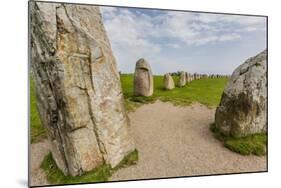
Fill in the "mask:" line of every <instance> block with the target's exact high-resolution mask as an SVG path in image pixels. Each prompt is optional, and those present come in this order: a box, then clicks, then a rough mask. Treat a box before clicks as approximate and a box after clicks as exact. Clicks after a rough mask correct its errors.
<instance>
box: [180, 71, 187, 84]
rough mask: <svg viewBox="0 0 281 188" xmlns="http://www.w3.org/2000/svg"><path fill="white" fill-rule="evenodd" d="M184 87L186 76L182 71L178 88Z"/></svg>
mask: <svg viewBox="0 0 281 188" xmlns="http://www.w3.org/2000/svg"><path fill="white" fill-rule="evenodd" d="M185 85H186V75H185V72H184V71H181V72H180V79H179V87H184V86H185Z"/></svg>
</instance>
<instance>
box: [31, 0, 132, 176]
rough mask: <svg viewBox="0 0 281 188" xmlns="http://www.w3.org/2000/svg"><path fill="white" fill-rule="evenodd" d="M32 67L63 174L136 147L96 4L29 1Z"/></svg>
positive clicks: (91, 166)
mask: <svg viewBox="0 0 281 188" xmlns="http://www.w3.org/2000/svg"><path fill="white" fill-rule="evenodd" d="M30 10H31V11H30V18H31V22H30V24H31V25H30V28H31V34H30V35H31V62H30V64H31V70H32V73H33V77H34V81H35V85H36V92H37V105H38V110H39V114H40V118H41V121H42V124H43V126H44V127H45V129H46V130H47V133H48V139H49V141H50V143H51V144H50V145H51V152H52V155H53V158H54V160H55V161H56V164H57V165H58V167H59V168H60V169H61V170H62V171H63V172H64V174H65V175H72V176H75V175H80V174H82V173H84V172H86V171H90V170H92V169H94V168H96V167H97V166H99V165H101V164H103V163H107V164H110V165H111V166H112V167H115V166H116V165H117V164H118V163H119V162H120V161H121V160H122V159H123V158H124V156H126V155H127V154H128V153H130V152H132V151H133V150H134V149H135V146H134V143H133V140H132V138H131V135H130V133H129V123H128V120H127V115H126V112H125V109H124V102H123V94H122V90H121V85H120V78H119V75H118V71H117V68H116V62H115V58H114V56H113V54H112V51H111V47H110V43H109V40H108V38H107V35H106V32H105V29H104V26H103V23H102V17H101V14H100V11H99V8H98V7H96V6H86V5H75V4H63V3H44V2H30Z"/></svg>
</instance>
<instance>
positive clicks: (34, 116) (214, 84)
mask: <svg viewBox="0 0 281 188" xmlns="http://www.w3.org/2000/svg"><path fill="white" fill-rule="evenodd" d="M178 80H179V77H177V76H174V81H175V83H176V84H177V82H178ZM227 80H228V79H227V78H212V79H211V78H210V79H200V80H194V81H192V82H191V83H190V84H188V85H186V86H185V87H182V88H179V87H176V88H175V89H173V90H165V89H164V88H163V76H154V94H153V96H151V97H135V96H134V95H133V75H132V74H126V75H125V74H123V75H121V83H122V89H123V93H124V98H125V107H126V109H127V111H134V110H135V109H136V108H138V107H139V106H141V105H143V104H146V103H152V102H154V101H155V100H157V99H159V100H161V101H164V102H167V101H169V102H172V103H174V104H176V105H189V104H191V103H192V102H199V103H201V104H204V105H207V106H209V107H211V106H217V105H218V104H219V102H220V98H221V94H222V92H223V89H224V87H225V85H226V83H227ZM30 103H31V104H30V112H31V114H30V118H31V122H30V123H31V143H35V142H38V141H40V140H42V139H44V138H46V131H45V130H44V128H43V126H42V125H41V121H40V118H39V114H38V111H37V107H36V93H35V86H34V82H33V80H32V78H31V79H30Z"/></svg>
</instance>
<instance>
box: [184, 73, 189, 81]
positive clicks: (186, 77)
mask: <svg viewBox="0 0 281 188" xmlns="http://www.w3.org/2000/svg"><path fill="white" fill-rule="evenodd" d="M185 80H186V83H189V82H190V77H189V73H188V72H186V73H185Z"/></svg>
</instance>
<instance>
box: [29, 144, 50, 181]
mask: <svg viewBox="0 0 281 188" xmlns="http://www.w3.org/2000/svg"><path fill="white" fill-rule="evenodd" d="M30 152H31V155H30V158H31V159H30V160H31V161H30V170H31V174H30V177H31V182H30V183H31V186H36V185H47V184H48V182H47V179H46V174H45V173H44V171H43V170H42V169H41V168H40V165H41V163H42V161H43V159H44V157H45V156H46V155H47V154H48V153H49V143H48V141H47V140H44V141H42V142H38V143H35V144H31V148H30Z"/></svg>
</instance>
